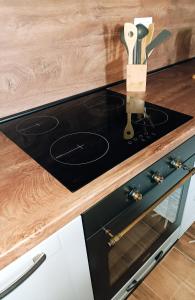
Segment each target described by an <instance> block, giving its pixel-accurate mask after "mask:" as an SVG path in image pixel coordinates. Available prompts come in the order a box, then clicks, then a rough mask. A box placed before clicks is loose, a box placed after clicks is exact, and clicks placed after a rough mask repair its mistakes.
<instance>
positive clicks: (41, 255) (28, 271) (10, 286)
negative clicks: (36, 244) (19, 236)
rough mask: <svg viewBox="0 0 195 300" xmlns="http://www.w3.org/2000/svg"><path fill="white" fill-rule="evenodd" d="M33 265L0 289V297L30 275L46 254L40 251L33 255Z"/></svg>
mask: <svg viewBox="0 0 195 300" xmlns="http://www.w3.org/2000/svg"><path fill="white" fill-rule="evenodd" d="M32 260H33V265H31V266H30V267H29V268H28V269H27V270H26V271H25V272H24V273H22V274H21V275H20V276H18V277H17V278H16V279H15V280H14V281H13V282H12V283H10V284H9V285H8V286H7V287H6V288H4V289H3V290H1V291H0V299H3V298H4V297H5V296H7V295H8V294H9V293H11V292H12V291H13V290H15V289H16V288H17V287H18V286H19V285H21V284H22V283H23V282H24V281H25V280H26V279H27V278H28V277H29V276H30V275H32V274H33V273H34V272H35V271H36V270H37V269H38V268H39V267H40V265H42V263H43V262H44V261H45V260H46V254H45V253H40V254H38V255H36V256H35V257H33V259H32Z"/></svg>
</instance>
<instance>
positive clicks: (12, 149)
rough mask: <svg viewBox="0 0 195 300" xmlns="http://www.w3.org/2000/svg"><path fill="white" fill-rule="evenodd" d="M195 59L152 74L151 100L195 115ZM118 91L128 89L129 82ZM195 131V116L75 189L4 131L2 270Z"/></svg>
mask: <svg viewBox="0 0 195 300" xmlns="http://www.w3.org/2000/svg"><path fill="white" fill-rule="evenodd" d="M194 73H195V59H193V60H190V61H188V62H186V63H183V64H180V65H177V66H174V67H171V68H169V69H167V70H164V71H161V72H157V73H153V74H150V75H149V76H148V83H147V92H146V95H145V99H146V100H147V101H149V102H152V103H156V104H159V105H161V106H165V107H168V108H171V109H175V110H177V111H180V112H184V113H186V114H191V115H193V116H195V80H193V79H192V74H194ZM114 90H117V91H120V92H124V85H120V86H116V87H115V88H114ZM194 134H195V121H194V120H191V121H189V122H188V123H186V124H184V125H182V126H181V127H179V128H178V129H176V130H174V131H172V132H171V133H169V134H168V135H166V136H164V137H163V138H161V139H159V140H157V141H156V142H155V143H153V144H151V145H150V146H148V147H147V148H145V149H143V150H142V151H140V152H138V153H137V154H136V155H134V156H132V157H130V158H129V159H127V160H125V161H124V162H122V163H120V164H119V165H117V166H116V167H114V168H113V169H112V170H110V171H108V172H106V173H105V174H103V175H101V176H100V177H98V178H97V179H95V180H94V181H92V182H91V183H89V184H87V185H86V186H84V187H83V188H81V189H80V190H78V191H76V192H74V193H71V192H70V191H69V190H68V189H66V188H65V187H64V186H62V185H61V184H60V183H59V182H58V181H57V180H56V179H55V178H54V177H52V175H50V174H49V173H48V172H47V171H46V170H44V169H43V168H42V167H41V166H39V165H38V164H37V163H36V162H35V161H34V160H33V159H31V158H30V157H29V156H28V155H27V154H25V153H24V152H23V151H22V150H21V149H20V148H18V146H16V145H15V144H14V143H13V142H11V141H10V140H9V139H8V138H6V137H5V136H4V135H3V134H2V133H0V268H3V267H5V266H6V265H7V264H9V263H10V262H12V261H13V260H15V259H16V258H17V257H19V256H21V255H22V254H24V253H25V252H26V251H27V250H29V249H31V248H32V247H34V246H35V245H37V244H38V243H40V242H41V241H42V240H44V239H46V238H47V237H48V236H49V235H51V234H52V233H54V232H55V231H57V230H58V229H60V228H61V227H62V226H64V225H65V224H66V223H68V222H69V221H71V220H72V219H73V218H75V217H77V216H78V215H80V214H81V213H82V212H84V211H85V210H86V209H88V208H89V207H91V206H92V205H93V204H95V203H96V202H98V201H99V200H101V199H102V198H103V197H105V196H106V195H108V194H109V193H110V192H112V191H114V190H115V189H116V188H118V187H119V186H121V185H122V184H124V183H125V182H126V181H128V180H129V179H130V178H132V177H133V176H135V175H136V174H138V173H139V172H141V171H142V170H143V169H145V168H146V167H148V166H149V165H151V164H152V163H153V162H154V161H156V160H158V159H159V158H161V157H162V156H163V155H165V154H167V153H168V152H169V151H171V150H173V149H174V148H175V147H177V146H178V145H179V144H181V143H183V142H184V141H185V140H187V139H188V138H190V137H191V136H193V135H194Z"/></svg>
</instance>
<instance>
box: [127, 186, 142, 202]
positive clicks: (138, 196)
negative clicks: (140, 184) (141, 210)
mask: <svg viewBox="0 0 195 300" xmlns="http://www.w3.org/2000/svg"><path fill="white" fill-rule="evenodd" d="M128 198H129V199H132V198H133V200H135V201H141V200H142V198H143V196H142V194H141V193H140V191H138V190H136V189H133V190H131V191H130V192H129V194H128Z"/></svg>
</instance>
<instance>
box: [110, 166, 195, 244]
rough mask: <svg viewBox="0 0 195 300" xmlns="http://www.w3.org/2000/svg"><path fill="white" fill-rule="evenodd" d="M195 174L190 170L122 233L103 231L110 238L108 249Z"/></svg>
mask: <svg viewBox="0 0 195 300" xmlns="http://www.w3.org/2000/svg"><path fill="white" fill-rule="evenodd" d="M194 174H195V168H192V169H191V170H190V171H189V173H188V174H186V175H185V176H184V177H183V178H182V179H181V180H180V181H178V182H177V183H176V184H175V185H174V186H172V187H171V188H170V189H169V190H168V191H167V192H166V193H165V194H163V195H162V196H161V197H160V198H159V199H158V200H157V201H156V202H155V203H154V204H153V205H151V206H150V207H149V208H148V209H146V210H145V211H144V212H143V213H142V214H140V215H139V217H138V218H136V219H135V220H134V221H132V222H131V224H129V225H128V226H127V227H125V228H124V229H123V230H122V231H120V232H119V233H117V234H116V235H113V234H112V233H111V231H110V230H109V229H107V230H105V232H106V233H107V234H108V235H109V236H110V240H109V242H108V245H109V246H110V247H112V246H114V245H115V244H116V243H117V242H118V241H120V239H121V238H122V237H123V236H124V235H125V234H126V233H128V232H129V230H130V229H132V228H133V227H134V226H135V225H136V224H137V223H138V222H139V221H141V220H142V219H143V218H144V217H145V216H146V215H147V214H148V213H149V212H150V211H152V210H153V209H154V208H155V207H156V206H158V205H159V204H160V203H161V202H162V201H163V200H165V199H166V198H167V197H168V196H169V195H170V194H172V193H173V192H174V191H175V190H176V189H177V188H179V187H180V186H181V185H183V184H184V183H185V182H186V181H187V180H188V179H189V178H190V177H192V176H193V175H194Z"/></svg>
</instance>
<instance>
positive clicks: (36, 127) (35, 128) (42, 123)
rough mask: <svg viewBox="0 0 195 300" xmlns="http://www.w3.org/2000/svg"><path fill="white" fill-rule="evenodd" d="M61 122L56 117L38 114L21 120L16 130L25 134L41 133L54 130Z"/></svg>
mask: <svg viewBox="0 0 195 300" xmlns="http://www.w3.org/2000/svg"><path fill="white" fill-rule="evenodd" d="M58 124H59V121H58V119H57V118H55V117H51V116H37V117H31V118H28V119H25V120H24V121H23V122H21V123H20V124H19V125H18V126H17V127H16V130H17V132H19V133H20V134H23V135H41V134H45V133H48V132H51V131H52V130H54V129H55V128H56V127H57V126H58Z"/></svg>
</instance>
